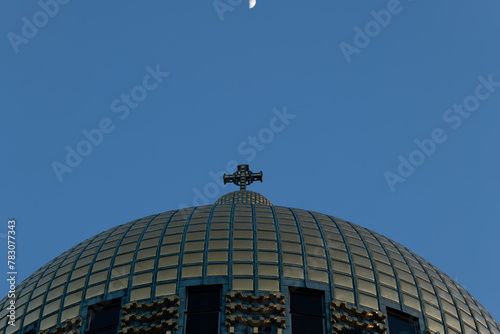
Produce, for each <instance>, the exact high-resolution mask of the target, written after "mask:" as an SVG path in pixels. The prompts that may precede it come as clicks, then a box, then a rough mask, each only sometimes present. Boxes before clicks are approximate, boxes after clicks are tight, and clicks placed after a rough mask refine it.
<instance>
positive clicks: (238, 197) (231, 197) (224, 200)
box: [215, 190, 273, 205]
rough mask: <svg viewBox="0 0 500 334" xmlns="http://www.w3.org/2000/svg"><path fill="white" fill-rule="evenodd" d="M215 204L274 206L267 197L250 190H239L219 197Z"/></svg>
mask: <svg viewBox="0 0 500 334" xmlns="http://www.w3.org/2000/svg"><path fill="white" fill-rule="evenodd" d="M215 204H261V205H273V204H272V203H271V201H269V200H268V199H267V198H266V197H264V196H262V195H261V194H259V193H256V192H254V191H249V190H239V191H233V192H230V193H227V194H225V195H222V196H221V197H219V199H218V200H217V201H215Z"/></svg>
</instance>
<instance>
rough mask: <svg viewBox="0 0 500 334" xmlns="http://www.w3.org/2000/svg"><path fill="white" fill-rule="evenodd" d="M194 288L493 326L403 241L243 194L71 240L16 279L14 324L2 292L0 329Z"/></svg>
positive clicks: (45, 326)
mask: <svg viewBox="0 0 500 334" xmlns="http://www.w3.org/2000/svg"><path fill="white" fill-rule="evenodd" d="M224 203H231V204H224ZM245 203H252V204H245ZM262 203H265V205H263V204H262ZM202 284H221V286H223V291H224V293H229V292H234V291H240V292H244V293H253V294H254V295H258V294H263V293H264V294H266V293H267V294H269V293H273V292H278V293H282V294H284V295H287V291H288V289H289V288H290V287H307V288H312V289H316V290H321V291H323V292H324V293H325V298H326V299H327V301H330V302H331V303H332V304H331V305H334V304H335V303H337V304H338V303H346V304H345V305H350V306H349V307H351V306H352V307H353V308H358V309H361V310H379V311H381V312H384V313H385V311H386V309H387V308H392V309H396V310H400V311H402V312H406V313H408V314H411V315H413V316H415V317H416V318H418V319H419V321H420V323H421V324H422V325H423V326H424V328H426V329H428V330H430V331H433V332H440V333H497V334H498V333H500V325H499V324H498V323H497V322H496V321H495V320H494V319H493V318H492V316H491V315H490V314H489V313H488V312H487V311H486V310H485V309H484V307H483V306H482V305H481V304H480V303H478V302H477V301H476V300H475V299H474V298H473V297H472V296H471V295H470V293H469V292H467V291H466V290H465V289H464V288H463V287H462V286H460V285H459V284H458V283H457V282H455V281H454V280H452V279H451V278H450V277H448V276H447V275H446V274H444V273H443V272H442V271H440V270H439V269H437V268H436V267H435V266H433V265H432V264H430V263H429V262H427V261H426V260H424V259H423V258H421V257H420V256H418V255H416V254H415V253H413V252H412V251H410V250H409V249H407V248H406V247H404V246H402V245H400V244H398V243H397V242H395V241H393V240H390V239H388V238H386V237H384V236H382V235H380V234H378V233H376V232H373V231H371V230H368V229H366V228H363V227H361V226H358V225H356V224H353V223H350V222H347V221H344V220H342V219H338V218H335V217H332V216H328V215H325V214H322V213H317V212H312V211H307V210H301V209H292V208H288V207H283V206H273V205H271V203H270V202H269V201H268V200H267V199H266V198H265V197H263V196H262V195H260V194H257V193H254V192H251V191H246V192H244V193H241V192H235V193H230V194H227V195H224V196H222V197H221V198H220V199H219V200H218V201H217V203H215V204H214V205H206V206H199V207H192V208H186V209H182V210H174V211H168V212H164V213H161V214H157V215H152V216H148V217H144V218H141V219H138V220H134V221H132V222H129V223H126V224H123V225H120V226H117V227H114V228H112V229H110V230H108V231H105V232H102V233H100V234H98V235H96V236H94V237H92V238H90V239H88V240H86V241H84V242H82V243H80V244H78V245H76V246H75V247H73V248H71V249H70V250H68V251H66V252H64V253H63V254H61V255H60V256H58V257H57V258H55V259H54V260H52V261H50V262H49V263H47V264H46V265H45V266H43V267H41V268H40V269H39V270H37V271H36V272H35V273H33V274H32V275H31V276H30V277H28V278H27V279H26V280H24V281H23V282H22V283H21V284H20V285H19V286H18V287H17V293H18V294H17V296H18V298H17V300H16V307H17V320H16V327H12V326H8V325H7V319H8V318H7V315H8V312H9V311H8V309H7V306H8V305H9V300H8V299H7V298H5V299H3V301H2V302H1V307H2V311H1V312H0V331H3V330H5V332H6V333H11V332H13V331H14V330H16V329H19V328H24V329H29V328H30V326H31V327H34V328H35V329H36V330H37V331H45V330H50V329H54V328H56V326H62V325H64V324H65V322H66V321H68V320H71V319H75V318H78V317H82V318H83V317H84V316H85V315H86V314H87V313H86V312H87V311H86V307H88V305H90V304H92V303H96V302H99V301H103V300H109V299H112V298H117V297H120V298H122V303H123V304H127V303H131V302H135V301H138V302H149V303H151V302H155V301H157V300H160V299H162V298H164V297H166V296H179V297H180V300H181V303H183V302H182V299H183V298H184V296H185V292H184V291H185V289H186V287H188V286H192V285H202ZM176 298H177V297H176ZM337 304H335V305H337ZM181 305H183V304H181ZM180 318H182V316H181V317H180ZM327 319H328V320H326V321H327V323H328V326H329V327H328V328H331V326H332V323H331V322H330V320H329V319H330V318H329V317H327ZM328 330H329V331H330V329H328ZM174 333H175V332H174ZM283 333H288V332H283Z"/></svg>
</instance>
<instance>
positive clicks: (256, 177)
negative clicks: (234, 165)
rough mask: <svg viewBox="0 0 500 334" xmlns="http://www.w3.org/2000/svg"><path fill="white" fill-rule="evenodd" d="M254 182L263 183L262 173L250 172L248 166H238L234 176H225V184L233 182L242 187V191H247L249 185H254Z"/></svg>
mask: <svg viewBox="0 0 500 334" xmlns="http://www.w3.org/2000/svg"><path fill="white" fill-rule="evenodd" d="M253 181H260V182H262V171H260V172H259V173H252V172H251V171H249V170H248V165H238V170H237V171H236V172H234V173H233V174H232V175H226V174H224V184H226V183H229V182H232V183H234V184H236V185H237V186H240V190H246V189H247V185H250V184H252V182H253Z"/></svg>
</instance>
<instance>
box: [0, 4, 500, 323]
mask: <svg viewBox="0 0 500 334" xmlns="http://www.w3.org/2000/svg"><path fill="white" fill-rule="evenodd" d="M65 1H66V2H67V3H65V4H59V8H57V7H56V6H54V5H52V6H49V5H46V6H45V12H41V11H42V10H44V9H42V7H41V5H40V4H39V3H37V2H36V1H13V0H9V1H6V2H4V3H3V8H2V11H1V12H0V35H1V36H2V37H1V42H0V54H1V59H2V61H1V64H0V68H1V72H0V111H1V119H0V127H1V128H0V139H1V143H2V145H1V158H2V159H1V164H0V175H1V183H0V187H1V189H2V191H1V192H0V202H1V220H0V233H1V234H0V241H1V246H0V247H1V249H3V251H2V254H4V255H1V256H4V257H6V239H5V234H6V233H7V221H8V219H9V218H15V219H16V220H17V240H16V241H17V243H18V244H17V255H18V257H17V259H16V261H17V264H18V272H19V275H18V279H20V280H22V279H24V278H26V277H27V276H28V275H29V274H31V273H32V272H34V271H35V270H36V269H37V268H39V267H40V266H42V265H43V264H45V263H46V262H48V261H50V260H51V259H52V258H54V257H56V256H57V255H59V254H60V253H62V252H63V251H65V250H67V249H68V248H70V247H72V246H73V245H75V244H77V243H78V242H80V241H83V240H85V239H87V238H89V237H92V236H93V235H95V234H97V233H100V232H102V231H104V230H106V229H108V228H110V227H113V226H116V225H119V224H122V223H125V222H128V221H130V220H133V219H136V218H140V217H143V216H146V215H150V214H154V213H159V212H164V211H168V210H172V209H177V208H178V207H181V206H186V205H187V206H192V205H193V204H202V203H213V202H214V201H215V199H216V198H217V197H218V196H220V195H222V194H223V193H226V192H229V191H232V190H236V188H235V187H234V186H225V187H224V186H222V185H221V184H222V182H221V181H219V183H218V184H215V183H211V182H212V181H213V180H212V177H211V175H210V173H212V174H221V172H226V165H227V164H228V163H230V162H231V161H237V162H239V163H249V164H250V168H251V169H252V170H253V171H260V170H262V171H263V172H264V182H263V183H262V184H261V183H258V184H254V185H252V186H251V188H250V189H251V190H254V191H258V192H260V193H262V194H263V195H265V196H266V197H268V198H269V199H270V200H271V201H272V202H273V203H274V204H276V205H284V206H290V207H299V208H303V209H309V210H314V211H319V212H322V213H326V214H330V215H333V216H337V217H340V218H343V219H346V220H349V221H352V222H354V223H357V224H359V225H362V226H365V227H367V228H370V229H372V230H374V231H376V232H379V233H381V234H384V235H386V236H388V237H390V238H392V239H393V240H395V241H397V242H399V243H401V244H403V245H405V246H407V247H408V248H409V249H411V250H413V251H414V252H416V253H417V254H419V255H421V256H422V257H424V258H425V259H427V260H428V261H430V262H431V263H433V264H434V265H436V266H437V267H438V268H440V269H441V270H443V271H444V272H445V273H447V274H448V275H449V276H451V277H452V278H454V279H455V280H457V281H458V282H459V283H460V284H462V285H463V286H464V287H465V288H466V289H468V290H469V291H470V292H471V293H472V294H473V296H475V297H476V298H477V299H478V300H479V301H480V302H481V303H482V304H483V305H484V306H485V307H486V308H487V309H488V310H489V311H490V312H491V313H492V314H493V316H494V317H495V318H496V319H497V320H500V303H498V300H499V299H500V286H499V284H498V277H499V276H500V242H499V240H500V211H499V201H500V192H499V188H500V178H499V170H500V158H499V153H498V152H499V149H498V145H499V143H500V131H499V125H500V87H499V86H500V84H499V82H500V62H499V59H500V46H499V45H500V44H499V43H498V36H499V31H500V21H499V20H498V13H499V11H500V4H499V3H498V1H495V0H484V1H464V0H460V1H459V0H455V1H432V2H429V1H418V0H414V1H409V0H401V2H400V3H399V4H398V3H397V1H395V0H390V1H388V0H380V1H379V0H377V1H373V0H371V1H318V2H304V1H285V0H258V2H257V6H256V7H255V8H254V9H252V10H249V9H248V3H247V2H246V1H241V3H240V4H238V0H232V3H233V5H228V2H226V0H221V1H219V2H217V3H216V4H217V5H218V11H219V12H218V11H217V10H216V9H215V8H214V3H213V2H212V1H211V0H207V1H199V2H187V1H157V0H151V1H147V2H146V1H118V0H113V1H112V0H109V1H104V2H103V1H74V0H73V1H67V0H65ZM60 2H64V1H62V0H60ZM41 3H42V4H44V3H47V4H50V3H51V1H47V0H43V1H42V2H41ZM224 4H225V6H224ZM372 11H373V12H372ZM47 12H48V13H50V15H49V14H44V13H47ZM389 15H390V18H389ZM37 25H38V27H37ZM167 72H168V73H169V74H168V75H167V74H166V73H167ZM151 73H153V74H151ZM454 104H456V105H455V106H454ZM460 105H464V106H463V107H461V106H460ZM460 108H461V109H460ZM273 110H274V111H273ZM285 110H286V113H287V114H285ZM469 110H470V111H469ZM278 114H279V115H280V117H281V118H278V116H277V115H278ZM94 129H99V130H94ZM85 133H86V135H85ZM87 136H89V137H91V140H90V139H87ZM101 136H102V137H101ZM249 136H250V137H249ZM429 138H431V139H429ZM430 140H432V142H431V141H430ZM92 142H93V143H92ZM417 143H419V144H417ZM419 145H420V146H422V148H419ZM68 150H69V151H68ZM73 150H74V152H76V153H68V152H73ZM78 152H80V154H79V153H78ZM68 154H69V157H67V155H68ZM76 154H79V157H80V158H78V157H77V156H76ZM400 156H401V157H400ZM66 160H68V161H66ZM412 164H413V165H417V166H416V167H414V166H413V165H412ZM398 169H399V171H398ZM403 180H404V182H402V181H403ZM198 191H199V192H200V193H201V194H202V195H199V194H198V195H197V197H196V198H195V194H196V193H198ZM2 226H3V227H2ZM0 263H4V260H0ZM1 268H3V269H1V270H2V271H4V272H6V271H7V268H6V267H5V266H4V265H2V266H1ZM0 282H1V284H0V288H1V292H2V295H3V294H5V293H6V281H5V280H3V279H2V280H0Z"/></svg>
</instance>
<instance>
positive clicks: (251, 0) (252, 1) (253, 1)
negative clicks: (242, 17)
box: [249, 0, 257, 8]
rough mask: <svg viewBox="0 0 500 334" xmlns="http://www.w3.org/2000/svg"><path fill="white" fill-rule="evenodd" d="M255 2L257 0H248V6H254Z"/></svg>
mask: <svg viewBox="0 0 500 334" xmlns="http://www.w3.org/2000/svg"><path fill="white" fill-rule="evenodd" d="M256 4H257V0H250V3H249V7H250V8H254V7H255V5H256Z"/></svg>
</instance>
